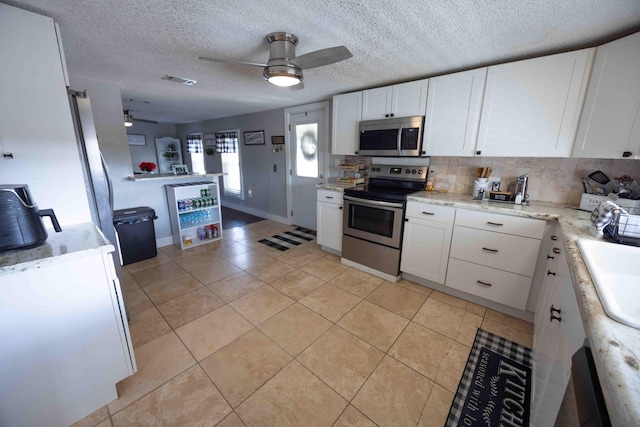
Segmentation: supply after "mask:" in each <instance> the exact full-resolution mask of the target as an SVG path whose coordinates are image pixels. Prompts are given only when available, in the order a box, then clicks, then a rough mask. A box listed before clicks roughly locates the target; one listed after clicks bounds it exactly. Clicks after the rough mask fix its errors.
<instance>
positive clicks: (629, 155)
mask: <svg viewBox="0 0 640 427" xmlns="http://www.w3.org/2000/svg"><path fill="white" fill-rule="evenodd" d="M632 154H633V153H632V152H631V151H624V152H623V153H622V157H631V155H632Z"/></svg>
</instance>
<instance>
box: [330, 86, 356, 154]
mask: <svg viewBox="0 0 640 427" xmlns="http://www.w3.org/2000/svg"><path fill="white" fill-rule="evenodd" d="M332 118H333V120H332V121H331V130H332V132H331V154H333V155H347V156H348V155H351V156H353V155H355V154H356V152H357V151H358V140H359V132H358V126H359V124H360V120H361V119H362V92H352V93H345V94H344V95H336V96H334V97H333V105H332Z"/></svg>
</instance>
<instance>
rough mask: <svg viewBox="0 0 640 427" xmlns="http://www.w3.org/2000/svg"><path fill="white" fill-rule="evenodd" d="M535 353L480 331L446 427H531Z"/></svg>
mask: <svg viewBox="0 0 640 427" xmlns="http://www.w3.org/2000/svg"><path fill="white" fill-rule="evenodd" d="M531 373H532V371H531V349H529V348H527V347H524V346H522V345H520V344H516V343H514V342H513V341H509V340H508V339H506V338H502V337H499V336H497V335H494V334H492V333H491V332H487V331H485V330H483V329H480V328H478V331H477V333H476V338H475V341H474V343H473V348H472V349H471V353H470V354H469V359H468V360H467V366H466V367H465V369H464V373H463V374H462V378H461V379H460V383H459V384H458V391H457V392H456V395H455V396H454V398H453V402H452V404H451V409H450V410H449V417H448V418H447V422H446V424H445V427H454V426H478V427H479V426H483V427H486V426H497V425H501V419H502V420H505V419H509V420H512V422H513V423H512V424H509V425H521V426H528V425H529V418H530V408H529V401H530V399H531Z"/></svg>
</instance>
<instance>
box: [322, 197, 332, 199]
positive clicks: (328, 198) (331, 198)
mask: <svg viewBox="0 0 640 427" xmlns="http://www.w3.org/2000/svg"><path fill="white" fill-rule="evenodd" d="M324 197H325V198H327V199H333V196H324Z"/></svg>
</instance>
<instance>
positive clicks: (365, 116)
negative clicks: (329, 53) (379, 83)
mask: <svg viewBox="0 0 640 427" xmlns="http://www.w3.org/2000/svg"><path fill="white" fill-rule="evenodd" d="M428 84H429V80H428V79H424V80H416V81H414V82H408V83H402V84H397V85H393V86H385V87H379V88H376V89H369V90H365V91H363V92H362V120H377V119H385V118H390V117H409V116H424V113H425V109H426V106H427V88H428Z"/></svg>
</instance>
